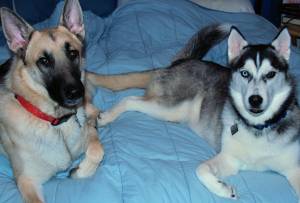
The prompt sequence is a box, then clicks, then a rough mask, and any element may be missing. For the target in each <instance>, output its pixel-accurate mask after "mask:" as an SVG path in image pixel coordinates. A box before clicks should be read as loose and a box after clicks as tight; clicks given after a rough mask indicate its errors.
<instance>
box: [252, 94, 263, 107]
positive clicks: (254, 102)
mask: <svg viewBox="0 0 300 203" xmlns="http://www.w3.org/2000/svg"><path fill="white" fill-rule="evenodd" d="M262 102H263V98H262V97H261V96H259V95H252V96H250V97H249V103H250V105H251V106H252V107H254V108H258V107H260V105H261V104H262Z"/></svg>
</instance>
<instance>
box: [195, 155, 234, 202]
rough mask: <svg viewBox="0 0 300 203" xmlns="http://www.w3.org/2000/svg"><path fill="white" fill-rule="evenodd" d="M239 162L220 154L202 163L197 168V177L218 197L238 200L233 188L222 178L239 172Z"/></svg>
mask: <svg viewBox="0 0 300 203" xmlns="http://www.w3.org/2000/svg"><path fill="white" fill-rule="evenodd" d="M238 168H239V167H238V162H237V160H235V159H234V158H233V157H231V156H229V155H225V154H222V153H220V154H218V155H217V156H215V157H214V158H212V159H210V160H208V161H206V162H204V163H202V164H200V165H199V167H198V168H197V171H196V173H197V176H198V178H199V180H200V181H201V182H202V183H203V184H204V185H205V187H206V188H207V189H209V190H210V191H211V192H213V193H215V194H216V195H218V196H221V197H225V198H231V199H237V195H236V193H235V190H234V189H233V187H231V186H229V185H227V184H226V183H224V182H223V181H222V180H221V178H225V177H227V176H230V175H234V174H236V173H237V172H238Z"/></svg>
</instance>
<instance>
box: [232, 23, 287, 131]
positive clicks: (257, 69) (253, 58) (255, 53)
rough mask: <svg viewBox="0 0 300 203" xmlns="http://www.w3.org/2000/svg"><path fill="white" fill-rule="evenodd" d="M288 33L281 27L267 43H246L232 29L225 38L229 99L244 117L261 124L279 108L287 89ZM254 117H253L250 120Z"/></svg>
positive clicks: (285, 96) (284, 99)
mask: <svg viewBox="0 0 300 203" xmlns="http://www.w3.org/2000/svg"><path fill="white" fill-rule="evenodd" d="M289 41H290V36H289V34H288V32H287V30H286V29H283V30H282V31H281V32H280V33H279V35H278V36H277V37H276V38H275V39H274V40H273V42H272V44H271V45H249V44H248V42H246V41H245V39H244V37H243V36H242V35H241V34H240V33H239V32H238V31H236V30H235V29H234V28H233V30H232V31H231V34H230V36H229V40H228V50H229V51H228V57H229V60H230V63H231V67H232V71H233V73H232V82H231V85H230V92H231V98H232V100H233V102H234V104H235V107H236V108H237V110H238V112H239V113H240V114H241V115H242V116H243V117H244V118H245V119H246V120H249V121H250V120H251V122H254V123H252V124H254V125H256V124H262V123H264V122H265V121H266V120H269V119H272V117H273V116H274V115H275V114H276V113H278V112H277V111H280V109H281V108H280V107H281V106H282V105H283V103H284V102H285V101H286V98H287V97H288V96H289V94H290V92H291V88H292V85H291V80H289V79H288V78H287V70H288V65H287V63H286V60H287V59H288V58H289V53H290V52H289V46H290V43H289ZM253 117H255V119H253Z"/></svg>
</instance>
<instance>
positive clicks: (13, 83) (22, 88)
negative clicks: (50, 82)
mask: <svg viewBox="0 0 300 203" xmlns="http://www.w3.org/2000/svg"><path fill="white" fill-rule="evenodd" d="M22 66H23V62H22V61H21V60H18V59H15V60H14V64H13V65H12V69H11V71H10V73H9V75H8V77H11V78H10V80H7V83H6V87H7V88H8V89H9V90H10V91H11V92H13V93H14V94H15V95H20V96H22V97H24V98H25V99H26V100H27V101H29V102H30V103H31V104H32V105H34V106H36V107H37V108H38V109H40V110H41V111H42V112H44V113H46V114H49V115H51V116H54V117H61V116H63V115H66V114H70V113H72V112H75V111H76V110H71V109H67V108H64V107H62V106H59V105H58V104H57V103H56V102H54V101H53V100H51V99H50V98H49V96H48V93H47V92H46V90H45V89H44V88H43V87H41V86H40V85H36V84H34V82H33V81H32V77H30V76H29V74H28V72H27V70H26V69H25V68H22Z"/></svg>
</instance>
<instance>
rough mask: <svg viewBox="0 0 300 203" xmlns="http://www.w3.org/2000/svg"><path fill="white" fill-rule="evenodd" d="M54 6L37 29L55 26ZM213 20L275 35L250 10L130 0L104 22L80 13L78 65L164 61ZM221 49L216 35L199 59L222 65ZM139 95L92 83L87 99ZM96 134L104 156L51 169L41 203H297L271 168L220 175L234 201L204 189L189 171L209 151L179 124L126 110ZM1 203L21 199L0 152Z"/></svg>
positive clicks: (108, 68)
mask: <svg viewBox="0 0 300 203" xmlns="http://www.w3.org/2000/svg"><path fill="white" fill-rule="evenodd" d="M61 6H62V5H61V4H59V5H58V8H57V9H56V11H55V12H54V14H53V15H52V16H51V17H50V19H49V20H47V21H46V22H43V23H41V24H39V25H37V27H38V28H41V27H47V26H53V25H55V24H56V23H57V22H58V17H59V13H60V10H61ZM213 22H227V23H231V24H234V25H236V26H237V27H238V28H239V29H240V30H241V32H242V33H243V34H244V35H245V37H246V39H248V40H250V41H251V42H253V43H257V42H262V43H267V42H270V41H271V39H272V38H273V37H274V36H275V35H276V33H277V30H276V28H275V27H273V26H272V25H271V23H269V22H267V21H266V20H265V19H263V18H261V17H259V16H255V15H252V14H245V13H244V14H229V13H225V12H217V11H213V10H208V9H204V8H202V7H199V6H197V5H195V4H193V3H190V2H187V1H183V0H151V1H149V0H139V1H136V2H134V1H133V2H132V3H129V4H128V5H126V6H124V7H122V8H120V9H118V10H116V11H115V12H114V13H113V14H112V16H111V17H109V18H107V19H104V20H103V19H101V18H99V17H96V16H95V15H93V14H92V13H90V12H85V24H86V29H87V31H86V33H87V61H86V62H87V63H86V68H87V69H88V70H91V71H94V72H100V73H104V74H115V73H120V72H130V71H136V70H146V69H151V68H154V67H165V66H167V65H168V64H169V63H170V60H171V58H172V57H174V55H175V53H176V52H177V51H178V50H179V49H180V48H181V47H182V46H183V45H184V43H185V42H186V41H187V40H188V39H189V38H190V37H191V36H192V34H193V33H195V32H196V31H197V30H199V29H200V28H202V27H203V26H205V25H208V24H210V23H213ZM226 48H227V45H226V42H225V41H224V42H222V43H221V44H220V45H218V46H216V47H214V48H213V49H212V50H211V51H210V52H209V53H208V54H207V56H206V59H209V60H213V61H216V62H219V63H221V64H226V62H227V53H226ZM8 57H9V54H8V51H7V50H6V49H5V48H3V47H2V48H0V62H1V61H3V60H4V59H6V58H8ZM299 68H300V53H299V50H296V49H293V52H292V57H291V69H292V71H293V72H294V74H295V75H296V77H299V78H300V71H299ZM298 81H299V80H298ZM141 94H143V91H142V90H128V91H122V92H118V93H114V92H111V91H109V90H106V89H101V88H99V89H98V91H97V94H96V96H95V98H94V103H95V104H96V105H97V106H98V107H99V108H101V109H102V110H106V109H108V108H110V107H111V106H112V105H113V104H115V103H116V102H118V101H119V100H120V99H121V98H123V97H124V96H127V95H141ZM99 133H100V137H101V141H102V143H103V145H104V148H105V158H104V160H103V162H102V163H101V166H100V167H99V169H98V170H97V172H96V174H95V175H94V176H93V177H90V178H87V179H82V180H72V179H69V178H66V174H67V173H66V172H65V173H63V172H62V173H60V174H58V175H57V177H53V178H52V179H51V180H50V181H48V182H47V183H45V184H44V194H45V197H46V201H47V202H49V203H51V202H53V203H54V202H60V203H68V202H70V203H71V202H72V203H83V202H84V203H92V202H95V203H96V202H97V203H99V202H101V203H119V202H126V203H127V202H128V203H191V202H193V203H201V202H203V203H210V202H246V203H248V202H261V203H280V202H282V203H287V202H288V203H293V202H297V199H296V196H295V194H294V193H293V190H292V188H291V187H290V186H289V184H288V182H287V181H286V180H285V178H284V177H282V176H280V175H278V174H276V173H273V172H253V171H244V172H241V173H239V174H238V175H235V176H233V177H230V178H228V179H227V181H228V182H229V183H230V184H232V185H234V186H235V187H236V189H237V192H238V195H239V200H238V201H231V200H226V199H222V198H219V197H217V196H215V195H213V194H212V193H210V192H209V191H208V190H207V189H206V188H205V187H204V186H203V185H202V184H201V183H200V182H199V181H198V179H197V177H196V175H195V169H196V167H197V166H198V164H199V163H200V162H202V161H204V160H207V159H209V158H211V157H212V156H214V154H215V152H214V151H213V149H212V148H210V147H209V146H208V144H207V143H206V142H205V141H204V140H203V139H202V138H201V137H199V136H198V135H196V134H195V133H193V132H192V131H191V130H190V129H189V128H188V127H187V126H185V125H184V124H175V123H168V122H163V121H159V120H156V119H154V118H151V117H149V116H147V115H144V114H142V113H138V112H127V113H124V114H123V115H122V116H121V117H120V118H118V119H117V120H116V121H115V122H113V123H111V124H109V125H108V126H106V127H104V128H101V129H99ZM249 144H252V143H249ZM253 144H254V143H253ZM4 202H5V203H15V202H21V198H20V194H19V192H18V190H17V188H16V185H15V182H14V181H13V177H12V171H11V168H10V166H9V163H8V161H7V159H6V158H5V157H3V156H0V203H4Z"/></svg>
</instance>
